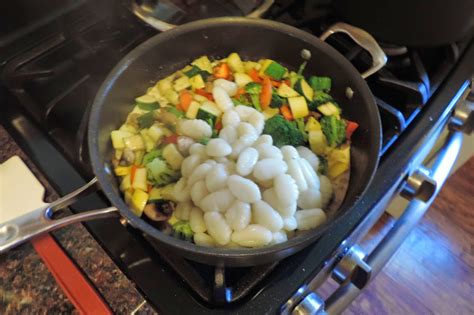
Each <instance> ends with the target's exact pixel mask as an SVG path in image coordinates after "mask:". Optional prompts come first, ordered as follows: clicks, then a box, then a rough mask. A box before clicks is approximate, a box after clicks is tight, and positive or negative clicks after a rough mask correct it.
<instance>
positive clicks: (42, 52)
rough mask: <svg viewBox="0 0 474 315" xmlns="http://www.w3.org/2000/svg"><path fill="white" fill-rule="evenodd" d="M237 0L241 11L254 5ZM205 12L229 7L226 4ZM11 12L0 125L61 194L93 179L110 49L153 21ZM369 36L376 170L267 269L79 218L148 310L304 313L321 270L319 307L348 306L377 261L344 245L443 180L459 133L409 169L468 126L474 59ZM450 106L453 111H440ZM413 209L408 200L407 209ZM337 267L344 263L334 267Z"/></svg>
mask: <svg viewBox="0 0 474 315" xmlns="http://www.w3.org/2000/svg"><path fill="white" fill-rule="evenodd" d="M22 2H23V1H19V2H18V3H19V4H21V3H22ZM151 2H152V1H151ZM218 2H219V1H216V3H218ZM249 2H250V4H249V5H248V7H246V8H247V9H246V10H247V11H249V10H251V8H252V6H251V4H252V1H249ZM253 2H258V1H253ZM321 2H323V1H321ZM137 3H138V2H137ZM141 4H142V5H143V3H141ZM254 5H255V4H254ZM7 9H8V8H7ZM10 9H11V10H12V11H11V12H17V11H15V10H13V9H12V8H10ZM231 9H234V11H232V10H231ZM242 10H243V9H242ZM180 12H181V11H180ZM189 12H193V11H189ZM205 12H207V13H208V14H210V13H209V12H208V11H205ZM212 12H213V13H212V14H217V15H219V14H234V13H232V12H235V8H234V7H232V6H231V8H226V10H223V11H220V10H215V12H214V11H212ZM222 12H224V13H222ZM242 12H244V11H242ZM242 12H240V13H242ZM185 13H186V12H184V13H183V12H181V14H180V15H179V18H176V17H175V18H174V20H173V15H172V14H168V15H166V17H167V19H168V20H167V22H174V23H178V22H185V21H189V20H192V19H195V18H197V17H199V16H198V15H195V16H193V15H192V14H190V13H186V14H185ZM16 14H19V13H16ZM212 14H211V15H212ZM235 14H239V12H237V13H235ZM11 17H12V23H9V22H8V21H7V22H8V23H6V24H5V25H8V27H9V28H8V29H6V28H3V26H2V29H1V33H0V47H1V49H0V60H1V68H0V75H1V80H0V98H1V99H2V103H1V104H2V105H1V113H2V114H1V123H2V124H3V125H4V126H5V127H6V128H7V129H8V130H9V131H10V133H11V134H12V135H13V136H14V138H15V140H16V141H17V142H18V143H19V144H20V145H21V146H22V147H23V149H24V150H25V151H26V152H27V153H29V154H30V156H31V158H32V159H33V161H34V162H35V163H36V164H37V165H38V166H39V168H40V169H41V170H42V171H43V173H44V174H45V176H46V177H47V178H48V180H49V181H50V182H51V184H52V185H53V186H54V187H55V189H56V190H57V191H58V192H59V193H61V194H66V193H68V192H70V191H72V190H74V189H75V188H77V187H79V186H81V185H83V184H84V183H85V182H86V181H87V180H88V179H90V178H92V177H93V174H92V171H91V167H90V164H89V159H88V152H87V145H86V133H87V121H88V114H89V109H90V105H91V103H92V100H93V98H94V96H95V94H96V92H97V90H98V88H99V86H100V85H101V83H102V81H103V80H104V79H105V77H106V75H107V74H108V72H109V71H110V70H111V69H112V68H113V67H114V65H115V64H116V63H117V62H118V61H119V60H120V59H121V58H122V57H124V56H125V55H126V54H127V53H128V52H129V51H130V50H132V49H133V48H134V47H136V46H137V45H138V44H140V43H141V42H143V41H145V40H146V39H148V38H150V37H151V36H154V35H155V34H157V33H158V31H156V30H155V29H153V28H152V27H150V26H148V25H147V24H146V23H143V22H142V21H141V20H140V19H138V18H137V16H135V15H134V14H133V12H132V10H131V5H130V2H129V1H101V2H97V1H88V0H82V1H53V0H48V1H44V3H42V5H41V6H40V7H38V8H36V10H34V13H33V11H32V12H31V16H29V15H24V14H21V16H18V17H14V15H11ZM265 18H268V19H273V20H277V21H281V22H283V23H287V24H290V25H293V26H296V27H298V28H302V29H304V30H306V31H308V32H311V33H313V34H315V35H317V36H318V35H320V34H321V33H322V32H323V31H324V30H325V29H326V28H327V27H328V26H329V25H331V24H332V23H334V22H337V21H339V20H338V17H337V16H336V15H335V14H333V12H332V10H331V7H330V5H328V4H327V3H318V2H316V3H315V2H314V1H275V3H274V4H273V6H272V7H271V8H270V10H269V11H268V12H267V14H266V15H265ZM13 21H14V23H13ZM328 42H329V44H331V45H333V46H334V47H336V49H338V50H339V51H340V52H341V53H342V54H343V55H344V56H346V58H348V59H349V60H350V61H351V62H352V63H353V64H354V65H355V66H356V68H358V69H359V70H361V71H362V70H363V69H365V68H367V67H368V66H369V65H370V64H371V60H370V57H369V55H368V54H367V53H366V52H365V51H364V50H362V49H361V48H360V47H359V46H357V45H355V44H354V43H353V42H352V41H351V40H349V39H348V38H346V37H345V36H344V35H341V36H340V35H335V36H333V37H331V38H330V39H329V40H328ZM380 45H381V46H382V48H383V49H384V51H385V52H386V54H387V56H388V63H387V65H386V66H385V67H384V68H383V69H382V70H380V71H379V72H378V73H377V74H375V75H373V76H372V77H370V78H369V79H368V83H369V86H370V88H371V90H372V92H373V94H374V96H375V98H376V102H377V105H378V108H379V111H380V115H381V118H382V127H383V148H382V151H381V163H380V166H379V169H378V170H377V172H376V175H375V177H374V180H373V182H372V184H371V186H370V188H369V189H368V192H367V194H366V195H365V196H364V197H363V198H362V199H361V200H360V201H359V202H358V203H357V205H356V206H355V207H354V209H353V211H352V213H351V214H350V215H348V216H347V218H346V219H345V221H344V222H342V223H341V224H339V225H338V226H336V227H335V228H334V229H332V230H330V231H328V233H326V234H325V235H324V236H323V237H321V239H319V240H318V241H317V242H315V243H314V244H313V245H311V246H310V247H308V248H306V249H305V250H303V251H301V252H299V253H297V254H295V255H293V256H291V257H289V258H287V259H285V260H284V261H281V262H276V263H273V264H270V265H263V266H257V267H248V268H224V267H211V266H206V265H202V264H198V263H195V262H191V261H188V260H185V259H183V258H180V257H176V256H171V255H170V254H168V253H166V252H163V251H160V249H159V248H158V247H157V246H156V244H155V243H154V242H153V240H151V239H149V238H147V236H145V235H143V234H141V233H140V232H138V231H136V230H134V229H133V228H131V227H129V226H127V225H126V224H123V223H124V222H121V221H120V220H118V219H102V220H98V221H93V222H90V223H85V224H84V225H85V226H86V227H87V228H88V230H89V231H90V233H91V234H92V235H93V236H94V237H95V238H96V240H97V241H98V242H99V243H100V244H101V245H102V247H103V248H104V249H105V250H106V251H107V253H108V254H109V255H110V256H111V257H112V259H113V260H114V261H115V263H116V264H117V265H118V266H119V267H120V268H121V270H122V271H123V272H124V273H125V274H126V275H127V276H128V277H129V278H130V279H131V280H132V281H133V282H134V283H135V284H136V286H137V288H138V289H139V290H140V291H141V292H142V293H143V295H144V296H145V298H146V299H147V300H148V301H149V302H150V304H152V305H153V306H154V307H156V309H157V310H158V311H159V312H162V313H165V314H166V313H179V312H183V313H185V312H186V313H206V312H210V311H212V312H214V313H226V312H229V311H232V312H236V313H246V314H249V313H291V312H300V313H301V312H311V311H315V310H316V309H317V308H318V307H321V308H322V307H323V304H324V301H323V300H322V299H320V298H319V296H318V295H317V294H315V293H314V292H313V291H314V290H315V289H316V288H317V287H318V286H319V285H320V283H321V282H322V281H323V280H324V279H325V278H326V277H327V276H328V275H330V274H331V273H332V275H333V277H334V278H335V279H337V280H338V281H339V282H340V283H341V287H340V288H339V289H338V291H337V292H336V293H335V295H333V296H331V298H329V299H328V300H326V310H327V311H328V312H330V313H331V312H335V313H337V312H338V311H340V310H341V309H342V308H341V307H342V306H343V305H347V303H349V302H350V300H349V298H348V297H352V298H353V297H354V294H356V293H358V292H359V291H360V290H362V288H363V287H364V286H365V285H366V284H367V282H368V280H369V278H370V276H371V275H374V274H375V273H376V271H377V268H376V267H377V264H380V261H383V259H381V258H379V260H376V258H377V257H378V256H377V255H376V254H377V253H375V254H374V253H372V254H371V255H367V257H365V259H364V256H365V255H363V254H361V252H360V251H359V248H358V247H357V246H354V244H356V243H357V242H358V240H360V238H361V237H362V236H363V235H364V233H365V232H366V231H367V230H368V229H369V228H370V227H371V226H372V225H373V224H374V223H375V222H376V221H377V219H378V218H379V217H380V215H381V214H382V213H383V210H384V208H385V206H386V205H387V203H388V202H389V200H390V199H391V198H392V197H393V196H394V195H396V194H397V193H398V192H400V191H401V192H402V194H403V195H404V196H407V197H408V198H410V199H414V200H415V201H420V200H421V201H420V202H423V204H424V205H429V202H431V201H432V199H433V196H432V195H434V194H436V192H437V191H438V190H439V188H440V187H439V186H440V184H442V182H443V180H442V179H443V176H444V175H443V174H444V173H443V174H441V173H440V171H439V170H440V169H441V168H444V169H448V170H449V167H448V166H449V165H447V164H446V160H447V159H446V156H449V157H451V158H452V155H449V154H454V153H453V152H454V151H455V149H456V145H458V144H459V141H460V133H459V131H456V132H453V133H452V134H451V136H450V138H449V139H448V141H447V142H446V145H445V146H444V147H443V149H442V150H440V151H439V152H438V155H437V156H438V158H437V159H436V161H438V162H439V163H438V164H439V165H438V164H436V162H435V166H436V165H437V166H436V167H437V168H435V166H433V168H432V169H431V172H427V173H426V172H424V171H423V170H424V168H419V166H420V165H421V164H422V162H423V160H424V158H425V157H426V156H427V155H428V153H429V151H430V149H431V147H432V146H433V141H434V140H436V139H437V138H438V136H439V134H440V133H441V131H442V130H443V129H444V128H445V126H447V125H450V126H451V129H452V130H460V129H461V128H466V127H465V126H464V127H463V122H464V120H466V117H465V116H463V115H462V113H463V112H459V107H457V106H458V104H460V103H464V101H463V99H465V98H466V97H467V95H468V91H469V84H470V78H471V75H472V74H473V64H472V60H474V45H473V43H472V40H471V39H466V40H463V41H461V42H458V43H453V44H451V45H449V46H444V47H436V48H425V49H413V48H410V47H402V46H395V45H391V44H390V43H380ZM456 108H457V111H455V109H456ZM453 113H454V115H455V116H454V117H455V118H456V119H457V120H456V119H452V118H451V117H452V115H453ZM443 150H444V151H443ZM443 153H444V155H443ZM448 153H449V154H448ZM441 160H443V161H444V162H443V161H441ZM443 163H444V164H443ZM440 165H442V166H443V167H441V166H440ZM440 167H441V168H440ZM440 174H441V175H440ZM438 177H439V178H438ZM416 180H418V182H416ZM414 182H415V183H414ZM417 183H418V184H419V185H418V186H417V185H416V184H417ZM420 187H421V188H420ZM430 188H431V190H430ZM429 192H431V194H429ZM105 206H107V201H106V199H105V198H104V197H103V196H101V195H100V194H96V195H92V196H90V197H88V198H86V199H84V200H81V201H80V202H78V203H77V204H75V205H74V207H73V208H72V210H73V211H74V212H80V211H84V210H89V209H94V208H101V207H105ZM413 207H414V206H413ZM420 207H421V205H417V209H418V210H419V209H420ZM408 210H409V209H408ZM425 210H426V209H425ZM411 211H412V212H418V213H419V212H420V211H415V210H411ZM408 212H410V211H408ZM410 222H412V223H413V222H414V223H416V220H411V221H410ZM394 233H396V231H395V232H394ZM392 242H393V241H392ZM390 244H392V246H393V243H390ZM384 250H386V249H384V248H382V249H381V250H380V251H382V252H383V251H384ZM384 257H385V258H386V256H384ZM385 258H384V259H385ZM368 262H372V265H370V264H369V263H368ZM347 265H350V266H352V268H349V269H347V268H346V269H344V268H342V267H341V266H347ZM378 267H380V266H378ZM354 287H355V289H354ZM344 290H346V291H347V292H349V293H347V292H345V291H344ZM354 292H355V293H354Z"/></svg>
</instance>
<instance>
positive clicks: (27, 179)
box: [0, 155, 46, 224]
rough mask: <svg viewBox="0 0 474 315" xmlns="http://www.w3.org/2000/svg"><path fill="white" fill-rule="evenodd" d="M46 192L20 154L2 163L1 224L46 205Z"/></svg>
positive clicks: (0, 181)
mask: <svg viewBox="0 0 474 315" xmlns="http://www.w3.org/2000/svg"><path fill="white" fill-rule="evenodd" d="M44 192H45V189H44V187H43V185H41V183H40V182H39V181H38V179H37V178H36V177H35V176H34V175H33V173H32V172H31V171H30V169H29V168H28V166H26V164H25V163H24V162H23V161H22V160H21V159H20V157H19V156H16V155H15V156H13V157H11V158H10V159H8V160H7V161H5V162H4V163H2V164H0V224H2V223H4V222H7V221H10V220H12V219H14V218H17V217H19V216H22V215H24V214H27V213H29V212H32V211H34V210H36V209H38V208H40V207H42V206H44V205H45V204H46V203H45V202H44V201H43V198H44Z"/></svg>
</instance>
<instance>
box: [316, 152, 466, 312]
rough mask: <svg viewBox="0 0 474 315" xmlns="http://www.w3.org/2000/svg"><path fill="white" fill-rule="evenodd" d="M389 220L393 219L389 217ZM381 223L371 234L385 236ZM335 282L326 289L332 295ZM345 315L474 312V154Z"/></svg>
mask: <svg viewBox="0 0 474 315" xmlns="http://www.w3.org/2000/svg"><path fill="white" fill-rule="evenodd" d="M383 221H384V222H388V223H389V224H390V223H392V222H393V219H392V218H391V217H389V216H388V215H387V216H385V217H384V220H383ZM381 226H382V225H378V226H377V227H376V228H375V229H374V231H372V233H371V235H372V236H373V237H375V238H376V239H377V238H380V237H379V235H381V234H383V232H384V228H382V227H381ZM334 287H335V284H332V283H329V284H326V285H325V286H324V287H323V288H321V291H322V292H319V293H322V295H323V296H324V295H327V294H328V293H329V292H330V291H331V290H332V289H334ZM344 314H357V315H360V314H377V315H380V314H449V315H460V314H474V157H472V158H471V159H470V160H469V161H468V162H467V163H466V164H465V165H464V166H463V167H462V168H460V169H459V170H458V171H457V172H456V173H455V174H454V175H452V176H451V177H450V178H449V179H448V181H447V183H446V184H445V186H444V187H443V189H442V190H441V192H440V194H439V195H438V198H436V200H435V202H434V204H433V205H432V206H431V208H430V209H429V210H428V212H427V213H426V214H425V216H424V217H423V219H422V220H421V221H420V223H419V224H418V226H417V227H416V228H415V230H414V231H413V232H412V233H411V234H410V236H409V237H408V239H407V240H406V241H405V242H404V244H403V245H402V246H401V248H400V249H399V250H398V252H397V253H396V254H395V256H394V257H393V258H392V259H391V260H390V262H389V263H388V264H387V265H386V266H385V268H384V269H383V270H382V272H380V273H379V274H378V275H377V277H376V278H375V280H374V281H373V282H372V283H371V284H370V285H369V287H368V288H367V289H366V290H365V291H364V293H363V294H361V295H360V296H359V297H358V298H357V300H356V301H355V302H354V303H353V304H352V305H351V306H350V308H349V309H348V310H346V312H345V313H344Z"/></svg>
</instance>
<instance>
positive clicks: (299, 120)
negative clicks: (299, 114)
mask: <svg viewBox="0 0 474 315" xmlns="http://www.w3.org/2000/svg"><path fill="white" fill-rule="evenodd" d="M295 124H296V128H298V130H299V131H300V132H301V134H302V135H303V138H304V141H308V133H307V132H306V128H305V124H304V118H297V119H295Z"/></svg>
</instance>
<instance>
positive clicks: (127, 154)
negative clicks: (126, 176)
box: [120, 148, 135, 166]
mask: <svg viewBox="0 0 474 315" xmlns="http://www.w3.org/2000/svg"><path fill="white" fill-rule="evenodd" d="M133 162H135V153H134V152H133V151H132V150H130V149H128V148H125V149H124V150H123V154H122V159H121V160H120V165H123V166H125V165H131V164H133Z"/></svg>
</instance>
